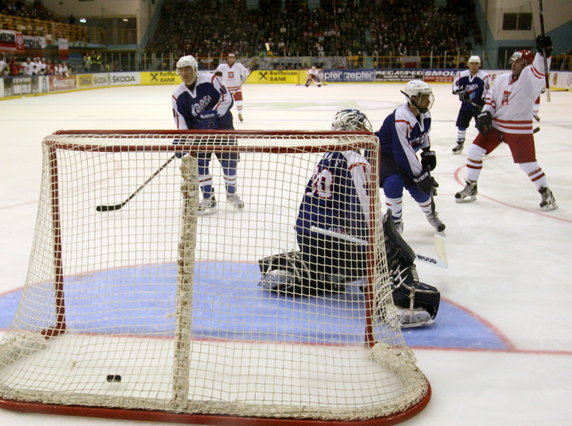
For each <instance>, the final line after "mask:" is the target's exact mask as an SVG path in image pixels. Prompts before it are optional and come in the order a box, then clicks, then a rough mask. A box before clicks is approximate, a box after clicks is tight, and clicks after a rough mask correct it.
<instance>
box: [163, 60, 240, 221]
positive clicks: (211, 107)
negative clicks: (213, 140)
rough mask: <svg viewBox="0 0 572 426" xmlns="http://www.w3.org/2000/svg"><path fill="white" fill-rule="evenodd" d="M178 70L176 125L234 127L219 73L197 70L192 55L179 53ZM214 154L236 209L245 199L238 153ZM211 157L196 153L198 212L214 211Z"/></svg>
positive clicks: (229, 102)
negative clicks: (240, 189)
mask: <svg viewBox="0 0 572 426" xmlns="http://www.w3.org/2000/svg"><path fill="white" fill-rule="evenodd" d="M177 73H178V74H179V76H180V77H181V80H182V83H181V84H180V85H178V86H177V88H176V89H175V91H174V93H173V96H172V105H173V116H174V118H175V124H176V125H177V129H201V130H210V129H221V130H225V129H227V130H233V129H234V125H233V121H232V114H231V112H230V109H231V108H232V105H233V100H232V96H230V94H229V93H228V91H227V90H226V88H225V87H224V86H223V85H222V83H221V82H220V80H219V79H218V77H216V76H214V75H213V74H211V73H201V74H199V72H198V64H197V61H196V60H195V58H194V57H193V56H191V55H187V56H182V57H181V58H180V59H179V60H178V61H177ZM176 142H177V141H175V143H176ZM180 155H183V154H182V153H181V154H180ZM215 155H216V156H217V157H218V159H219V161H220V163H221V165H222V169H223V177H224V183H225V189H226V194H227V196H226V198H227V202H228V203H229V204H230V205H232V206H233V207H234V208H236V209H242V208H243V207H244V203H243V202H242V200H241V199H240V197H239V196H238V193H237V180H236V170H237V165H238V160H239V156H238V153H233V152H231V153H216V154H215ZM211 157H212V152H199V153H198V154H197V159H198V163H199V186H200V188H201V192H202V194H203V199H202V200H201V201H200V203H199V212H198V213H199V215H206V214H213V213H215V212H216V206H217V202H216V199H215V196H214V188H213V178H212V176H211V174H210V171H209V165H210V161H211Z"/></svg>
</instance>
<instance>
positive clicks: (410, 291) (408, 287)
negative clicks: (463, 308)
mask: <svg viewBox="0 0 572 426" xmlns="http://www.w3.org/2000/svg"><path fill="white" fill-rule="evenodd" d="M392 296H393V303H394V304H395V306H397V307H399V308H404V309H409V310H410V311H411V312H413V311H415V310H416V309H423V310H424V311H426V312H427V313H428V314H429V315H430V316H431V319H435V317H436V316H437V312H438V311H439V303H440V301H441V293H439V290H437V288H435V287H433V286H432V285H429V284H425V283H422V282H413V283H410V284H406V283H402V284H401V285H400V286H398V287H394V289H393V293H392Z"/></svg>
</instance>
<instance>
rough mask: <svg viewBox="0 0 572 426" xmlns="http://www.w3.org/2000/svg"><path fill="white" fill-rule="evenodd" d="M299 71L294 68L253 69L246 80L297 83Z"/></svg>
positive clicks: (263, 82) (258, 82)
mask: <svg viewBox="0 0 572 426" xmlns="http://www.w3.org/2000/svg"><path fill="white" fill-rule="evenodd" d="M299 73H300V71H296V70H255V71H252V72H251V73H250V75H249V76H248V77H247V78H246V82H247V83H253V84H298V74H299ZM303 83H305V81H304V82H303Z"/></svg>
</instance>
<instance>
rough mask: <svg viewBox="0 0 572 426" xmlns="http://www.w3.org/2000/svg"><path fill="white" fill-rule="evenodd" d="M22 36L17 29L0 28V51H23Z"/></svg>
mask: <svg viewBox="0 0 572 426" xmlns="http://www.w3.org/2000/svg"><path fill="white" fill-rule="evenodd" d="M24 50H25V46H24V36H23V35H22V33H20V32H18V31H10V30H0V52H23V51H24Z"/></svg>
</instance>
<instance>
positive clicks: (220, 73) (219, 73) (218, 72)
mask: <svg viewBox="0 0 572 426" xmlns="http://www.w3.org/2000/svg"><path fill="white" fill-rule="evenodd" d="M214 75H216V76H217V77H222V71H218V70H217V71H215V73H214Z"/></svg>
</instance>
